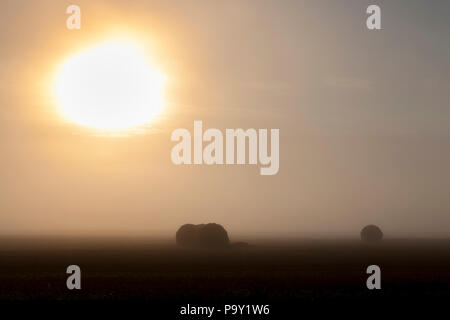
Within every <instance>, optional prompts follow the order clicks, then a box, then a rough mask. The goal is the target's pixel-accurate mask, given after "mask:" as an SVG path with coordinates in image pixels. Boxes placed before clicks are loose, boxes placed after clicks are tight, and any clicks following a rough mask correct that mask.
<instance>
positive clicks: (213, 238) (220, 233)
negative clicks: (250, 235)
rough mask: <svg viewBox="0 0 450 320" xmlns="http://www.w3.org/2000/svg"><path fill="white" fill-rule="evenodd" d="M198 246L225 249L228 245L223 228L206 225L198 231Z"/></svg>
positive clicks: (218, 225)
mask: <svg viewBox="0 0 450 320" xmlns="http://www.w3.org/2000/svg"><path fill="white" fill-rule="evenodd" d="M198 240H199V245H200V246H202V247H225V246H228V245H229V243H230V239H229V238H228V233H227V231H226V230H225V228H224V227H222V226H221V225H220V224H216V223H208V224H207V225H205V226H204V227H202V228H199V229H198Z"/></svg>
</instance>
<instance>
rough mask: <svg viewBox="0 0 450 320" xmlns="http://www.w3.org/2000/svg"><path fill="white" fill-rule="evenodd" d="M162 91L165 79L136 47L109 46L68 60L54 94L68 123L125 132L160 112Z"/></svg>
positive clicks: (100, 47) (120, 44)
mask: <svg viewBox="0 0 450 320" xmlns="http://www.w3.org/2000/svg"><path fill="white" fill-rule="evenodd" d="M163 85H164V77H163V76H162V75H161V74H160V73H159V72H158V71H157V70H156V69H155V68H154V67H152V66H151V65H150V64H149V62H148V59H147V58H146V57H145V56H144V55H142V54H141V53H140V51H139V50H138V49H137V48H136V47H134V46H132V45H130V44H124V43H107V44H102V45H99V46H97V47H94V48H91V49H88V50H86V51H84V52H81V53H80V54H78V55H76V56H74V57H72V58H70V59H68V60H67V61H66V62H65V63H64V64H63V65H62V67H61V69H60V70H59V72H58V75H57V80H56V84H55V88H54V89H55V94H56V97H57V100H58V105H59V107H60V108H61V111H62V114H63V116H64V117H65V118H66V119H67V120H69V121H71V122H73V123H76V124H78V125H82V126H88V127H91V128H96V129H103V130H123V129H128V128H132V127H136V126H140V125H144V124H146V123H148V122H150V121H151V120H152V119H153V118H154V116H155V115H156V114H158V113H159V112H160V111H161V108H162V105H163Z"/></svg>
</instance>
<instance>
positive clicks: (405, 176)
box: [0, 0, 450, 237]
mask: <svg viewBox="0 0 450 320" xmlns="http://www.w3.org/2000/svg"><path fill="white" fill-rule="evenodd" d="M72 3H75V4H78V5H79V6H80V7H81V12H82V26H81V30H73V31H70V30H67V29H66V19H67V17H68V15H67V14H65V9H66V7H67V6H68V5H69V4H72ZM369 4H379V5H380V7H381V10H382V11H381V12H382V30H379V31H369V30H368V29H367V28H366V25H365V19H366V16H367V15H366V13H365V11H366V8H367V6H368V5H369ZM116 33H121V34H130V35H137V36H138V38H139V39H141V41H142V42H143V43H145V45H146V46H148V47H149V48H151V51H152V59H153V62H154V63H155V64H157V65H158V66H159V67H160V68H161V69H162V70H164V72H165V74H166V75H167V78H168V82H167V88H166V103H165V109H164V111H163V113H162V114H161V116H160V118H159V119H158V120H157V121H155V122H154V123H153V124H152V125H151V127H150V128H149V130H147V131H146V132H145V133H142V134H135V135H131V136H128V137H104V136H96V135H94V134H92V132H90V131H88V130H85V129H83V128H80V127H78V126H76V125H73V124H70V123H67V122H64V121H62V120H61V118H60V117H58V116H57V111H56V110H55V108H56V107H55V106H54V105H53V104H52V103H51V98H50V96H51V94H50V91H51V90H50V84H49V74H50V73H51V71H52V70H54V68H55V66H56V65H58V64H59V63H61V61H62V60H64V58H65V57H67V56H68V55H70V54H71V53H73V52H76V51H79V50H80V49H82V48H83V47H85V46H87V45H92V44H95V43H96V42H99V41H102V39H104V38H106V37H109V36H114V35H115V34H116ZM449 34H450V2H449V1H446V0H442V1H437V0H435V1H425V0H422V1H406V0H404V1H400V0H398V1H379V0H377V1H375V0H373V1H356V0H353V1H350V0H349V1H340V0H333V1H332V0H328V1H313V0H310V1H261V0H258V1H256V0H252V1H250V0H239V1H238V0H234V1H199V0H196V1H177V2H170V1H148V0H145V1H144V0H142V1H136V0H126V1H112V0H111V1H81V0H77V1H70V2H69V1H67V2H66V1H56V0H55V1H49V0H48V1H45V0H42V1H25V0H2V10H1V12H0V43H1V47H0V59H1V60H0V61H1V70H2V71H1V73H0V106H1V107H0V155H1V157H0V233H3V234H15V233H25V234H27V233H30V234H31V233H32V234H38V233H60V234H75V233H85V234H89V233H95V234H104V233H121V234H136V235H138V234H139V235H142V234H148V235H160V234H168V233H170V232H172V233H173V232H175V230H176V229H177V228H178V226H180V225H181V224H184V223H187V222H192V223H202V222H217V223H221V224H223V225H224V226H225V227H226V228H227V229H228V230H229V233H230V235H231V237H233V235H242V234H247V233H248V234H261V235H264V234H268V235H287V234H288V235H297V236H299V237H301V236H315V235H317V236H322V235H327V234H328V235H336V234H339V235H349V236H352V235H353V236H354V235H357V234H358V232H359V230H360V228H361V227H362V226H363V225H365V224H369V223H374V224H378V225H380V226H381V227H382V229H383V230H384V232H385V234H386V236H404V235H416V236H424V235H434V236H448V235H450V148H449V146H450V59H449V57H450V36H449ZM194 120H202V121H203V126H204V127H205V128H219V129H222V130H225V128H244V129H247V128H279V129H280V170H279V173H278V174H277V175H274V176H261V175H259V169H258V168H257V167H256V166H206V165H203V166H175V165H174V164H172V162H171V160H170V151H171V149H172V147H173V146H174V145H175V143H174V142H171V141H170V134H171V132H172V131H173V130H175V129H176V128H182V127H184V128H187V129H189V130H191V131H192V126H193V121H194Z"/></svg>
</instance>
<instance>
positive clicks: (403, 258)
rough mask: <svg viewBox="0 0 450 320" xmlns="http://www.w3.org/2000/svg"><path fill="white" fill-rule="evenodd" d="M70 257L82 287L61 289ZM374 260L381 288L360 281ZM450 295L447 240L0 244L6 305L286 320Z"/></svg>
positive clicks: (1, 295)
mask: <svg viewBox="0 0 450 320" xmlns="http://www.w3.org/2000/svg"><path fill="white" fill-rule="evenodd" d="M72 264H75V265H78V266H80V268H81V273H82V280H81V287H82V288H81V290H68V289H67V287H66V279H67V277H68V276H69V275H68V274H66V268H67V266H69V265H72ZM372 264H376V265H378V266H380V268H381V290H369V289H367V287H366V279H367V277H368V276H369V275H368V274H366V268H367V267H368V266H369V265H372ZM449 298H450V241H448V240H384V241H383V242H381V243H379V244H364V243H361V242H360V241H358V240H297V241H256V240H255V241H254V242H252V246H250V247H245V248H229V249H224V250H219V251H206V250H193V249H182V248H178V247H176V246H175V244H174V243H173V241H172V240H164V239H162V240H155V239H136V238H133V239H131V238H122V239H100V238H98V239H63V238H45V239H32V238H27V239H25V238H24V239H19V238H2V239H1V242H0V301H1V303H2V304H3V305H13V306H18V305H22V304H23V303H25V304H30V305H34V306H36V307H42V306H48V305H52V306H67V305H69V306H75V307H77V306H80V307H81V306H86V305H90V306H96V307H98V306H102V307H105V308H108V310H111V309H115V308H120V307H121V306H122V307H124V306H127V308H128V306H130V305H132V306H135V307H142V308H144V309H145V310H147V312H149V313H150V314H156V313H158V314H160V315H164V316H159V317H158V319H178V318H180V319H183V318H186V319H191V318H192V319H202V318H205V319H206V318H207V316H206V315H203V316H201V315H197V316H195V317H192V316H191V317H189V316H184V317H183V316H181V315H180V314H179V313H180V310H181V307H183V306H186V305H187V304H190V306H215V307H216V308H217V309H220V308H221V307H222V310H223V305H224V304H241V305H243V304H258V305H270V314H269V315H265V316H259V318H261V319H285V318H286V317H284V316H286V315H290V316H294V315H301V314H302V312H303V310H306V309H308V310H314V312H316V313H321V312H330V310H332V309H330V308H334V307H335V306H337V307H339V309H348V310H350V309H355V308H356V307H358V308H369V309H367V310H374V309H375V310H385V308H392V307H395V308H397V310H399V311H401V310H409V311H411V310H413V309H414V308H416V307H420V306H422V307H423V306H426V308H429V310H436V307H443V306H446V304H448V302H449ZM430 308H431V309H430ZM133 310H134V309H133ZM333 310H334V309H333ZM371 312H372V311H371ZM430 312H431V311H430ZM222 313H223V312H222ZM282 315H283V317H282ZM222 317H223V318H225V319H228V318H230V317H231V318H234V319H238V318H239V317H237V316H234V317H233V316H231V315H230V316H224V315H223V314H218V313H216V314H215V315H214V316H213V317H212V318H214V319H215V318H222ZM244 318H253V317H244ZM292 318H297V317H292Z"/></svg>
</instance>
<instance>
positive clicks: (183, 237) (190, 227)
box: [176, 224, 204, 247]
mask: <svg viewBox="0 0 450 320" xmlns="http://www.w3.org/2000/svg"><path fill="white" fill-rule="evenodd" d="M203 226H204V225H194V224H185V225H182V226H181V227H180V228H179V229H178V231H177V233H176V241H177V244H178V245H179V246H182V247H194V246H197V245H198V229H199V228H202V227H203Z"/></svg>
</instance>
